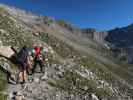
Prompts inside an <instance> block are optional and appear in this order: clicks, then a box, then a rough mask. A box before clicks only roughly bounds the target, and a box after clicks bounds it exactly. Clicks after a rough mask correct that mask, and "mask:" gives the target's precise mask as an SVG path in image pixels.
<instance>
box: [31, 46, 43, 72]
mask: <svg viewBox="0 0 133 100" xmlns="http://www.w3.org/2000/svg"><path fill="white" fill-rule="evenodd" d="M41 49H42V47H41V46H35V47H34V52H35V53H34V66H33V69H32V73H33V74H34V72H35V69H36V66H37V64H39V66H40V71H41V72H43V58H42V55H41Z"/></svg>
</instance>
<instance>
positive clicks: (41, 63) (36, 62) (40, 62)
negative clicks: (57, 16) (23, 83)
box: [32, 59, 43, 73]
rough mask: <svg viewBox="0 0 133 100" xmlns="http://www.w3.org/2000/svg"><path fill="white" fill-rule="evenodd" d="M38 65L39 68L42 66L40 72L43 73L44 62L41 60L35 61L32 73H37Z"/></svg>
mask: <svg viewBox="0 0 133 100" xmlns="http://www.w3.org/2000/svg"><path fill="white" fill-rule="evenodd" d="M37 64H39V66H40V71H41V72H43V62H42V61H41V60H37V59H35V60H34V66H33V69H32V73H34V72H35V69H36V66H37Z"/></svg>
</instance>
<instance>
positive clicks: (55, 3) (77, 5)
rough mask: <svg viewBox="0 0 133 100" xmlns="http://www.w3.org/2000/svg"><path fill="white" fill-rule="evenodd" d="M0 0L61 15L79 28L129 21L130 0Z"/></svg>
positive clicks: (100, 27) (132, 20)
mask: <svg viewBox="0 0 133 100" xmlns="http://www.w3.org/2000/svg"><path fill="white" fill-rule="evenodd" d="M0 3H2V4H7V5H9V6H15V7H17V8H20V9H24V10H26V11H28V12H29V11H30V12H33V13H35V14H41V15H44V16H45V15H46V16H52V17H55V18H56V19H64V20H65V21H68V22H70V23H72V24H73V25H75V26H78V27H81V28H96V29H98V30H109V29H113V28H115V27H122V26H127V25H129V24H131V23H133V13H132V10H133V6H132V4H133V0H0Z"/></svg>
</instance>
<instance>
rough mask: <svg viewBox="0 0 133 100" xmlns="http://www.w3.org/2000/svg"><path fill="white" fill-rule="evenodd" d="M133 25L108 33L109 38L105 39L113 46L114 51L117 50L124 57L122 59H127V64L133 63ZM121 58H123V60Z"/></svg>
mask: <svg viewBox="0 0 133 100" xmlns="http://www.w3.org/2000/svg"><path fill="white" fill-rule="evenodd" d="M132 33H133V24H131V25H129V26H127V27H122V28H116V29H114V30H110V31H108V36H107V37H106V38H105V40H107V41H108V42H110V43H111V44H112V45H113V49H115V50H116V49H117V51H119V52H118V53H119V54H121V55H122V57H125V58H127V62H129V63H132V62H133V53H132V50H133V49H132V46H133V38H132V36H133V35H132ZM122 57H121V58H122Z"/></svg>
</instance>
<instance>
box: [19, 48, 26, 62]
mask: <svg viewBox="0 0 133 100" xmlns="http://www.w3.org/2000/svg"><path fill="white" fill-rule="evenodd" d="M27 57H28V50H27V48H25V49H24V48H22V49H21V50H20V51H19V52H18V54H17V59H18V61H19V62H22V63H26V62H27Z"/></svg>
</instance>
